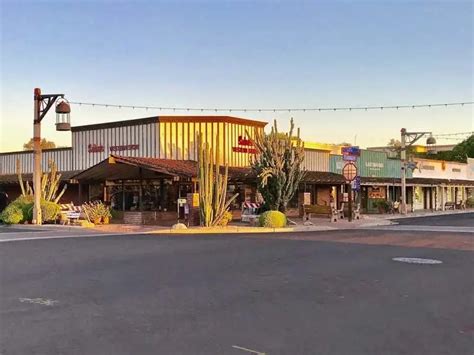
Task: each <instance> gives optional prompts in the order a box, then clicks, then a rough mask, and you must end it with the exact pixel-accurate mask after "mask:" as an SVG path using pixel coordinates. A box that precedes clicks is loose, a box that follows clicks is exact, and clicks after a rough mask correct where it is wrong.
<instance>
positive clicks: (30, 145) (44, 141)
mask: <svg viewBox="0 0 474 355" xmlns="http://www.w3.org/2000/svg"><path fill="white" fill-rule="evenodd" d="M53 148H56V143H54V142H52V141H48V140H47V139H46V138H43V139H42V140H41V149H53ZM23 150H33V138H31V139H30V140H29V141H28V142H26V143H25V144H23Z"/></svg>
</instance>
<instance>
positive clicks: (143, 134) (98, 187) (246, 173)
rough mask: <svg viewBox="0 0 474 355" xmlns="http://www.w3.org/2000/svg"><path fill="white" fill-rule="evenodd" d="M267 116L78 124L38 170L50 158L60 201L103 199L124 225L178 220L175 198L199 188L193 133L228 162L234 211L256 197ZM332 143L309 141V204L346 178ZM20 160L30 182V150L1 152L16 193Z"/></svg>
mask: <svg viewBox="0 0 474 355" xmlns="http://www.w3.org/2000/svg"><path fill="white" fill-rule="evenodd" d="M266 124H267V123H266V122H262V121H257V120H250V119H243V118H238V117H231V116H156V117H147V118H141V119H135V120H127V121H119V122H109V123H100V124H92V125H85V126H76V127H73V128H72V144H71V147H70V148H58V149H50V150H44V151H43V155H42V167H43V170H47V167H48V162H49V161H50V160H54V161H55V162H56V164H57V166H58V170H59V171H60V172H61V173H62V174H63V176H62V178H63V181H64V183H67V184H68V189H67V193H66V194H65V196H64V198H63V200H64V201H65V202H69V201H73V202H74V203H76V204H79V203H82V202H85V201H88V200H96V199H100V200H104V201H105V202H107V203H110V205H111V206H112V207H113V208H114V210H116V211H117V214H118V215H119V216H122V218H123V219H124V221H125V222H129V223H160V224H161V223H162V224H169V223H171V222H176V218H177V213H178V199H184V198H186V197H187V196H188V194H189V193H190V192H193V191H195V190H196V174H197V164H196V160H197V155H198V151H197V149H198V139H199V137H200V139H202V140H203V141H204V142H207V143H208V144H209V145H210V147H211V148H212V150H213V153H214V154H215V156H216V158H219V160H220V162H221V163H222V164H228V166H229V186H228V192H229V195H231V194H234V193H239V197H238V198H237V200H236V201H235V203H234V204H233V205H232V206H231V207H232V209H233V211H234V212H235V214H236V216H238V214H239V212H240V208H241V207H240V206H241V204H242V202H244V201H255V200H256V198H257V196H256V195H257V194H256V178H255V176H252V173H251V170H250V169H249V163H250V158H251V157H252V155H253V154H255V149H254V148H253V146H252V143H251V139H252V138H254V137H255V135H256V134H258V133H261V132H263V130H264V128H265V126H266ZM331 149H333V147H332V146H331V147H329V148H328V147H325V146H317V145H315V144H308V147H307V148H305V163H304V164H305V168H306V169H307V170H308V173H307V174H306V178H305V181H304V183H303V184H302V185H301V187H300V191H307V192H311V199H312V200H311V201H312V202H313V203H320V204H329V203H330V200H331V194H337V192H338V191H339V190H338V189H337V187H338V186H341V185H342V184H343V183H344V179H343V177H342V176H341V175H340V174H337V173H332V172H330V169H329V154H330V151H331ZM17 162H18V165H19V166H20V168H21V171H22V173H23V176H24V179H26V180H31V174H32V172H33V154H32V152H31V151H22V152H11V153H0V188H1V189H3V190H4V191H6V192H7V193H8V194H9V195H10V199H13V198H15V197H16V196H17V195H18V194H19V193H20V191H19V188H18V177H17V174H16V169H17ZM301 198H302V197H301V194H296V195H295V198H294V200H293V201H292V202H291V203H290V211H289V214H290V215H298V214H299V213H300V211H299V206H300V204H301V202H302V201H300V200H299V199H301Z"/></svg>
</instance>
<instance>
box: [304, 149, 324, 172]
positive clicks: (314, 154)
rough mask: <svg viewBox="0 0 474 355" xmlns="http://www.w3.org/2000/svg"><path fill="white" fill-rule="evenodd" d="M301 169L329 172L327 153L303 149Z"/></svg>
mask: <svg viewBox="0 0 474 355" xmlns="http://www.w3.org/2000/svg"><path fill="white" fill-rule="evenodd" d="M303 167H304V168H305V169H306V170H308V171H329V152H324V151H320V150H312V149H305V152H304V161H303Z"/></svg>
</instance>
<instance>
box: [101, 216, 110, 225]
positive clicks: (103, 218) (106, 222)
mask: <svg viewBox="0 0 474 355" xmlns="http://www.w3.org/2000/svg"><path fill="white" fill-rule="evenodd" d="M102 223H103V224H109V223H110V218H109V217H102Z"/></svg>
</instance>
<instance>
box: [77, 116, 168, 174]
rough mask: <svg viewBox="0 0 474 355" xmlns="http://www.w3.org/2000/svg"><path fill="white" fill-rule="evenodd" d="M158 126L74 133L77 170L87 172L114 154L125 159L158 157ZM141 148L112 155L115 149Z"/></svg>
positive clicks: (152, 124)
mask: <svg viewBox="0 0 474 355" xmlns="http://www.w3.org/2000/svg"><path fill="white" fill-rule="evenodd" d="M158 137H159V125H158V124H157V123H146V124H140V125H129V126H122V127H113V128H102V129H94V130H90V131H76V132H73V133H72V144H73V150H72V158H73V159H74V164H73V169H74V170H85V169H88V168H90V167H91V166H93V165H95V164H97V163H99V162H101V161H102V160H104V159H106V158H107V157H108V156H109V155H110V154H111V153H112V154H117V155H123V156H134V157H135V156H136V157H152V158H153V157H155V158H157V157H158V156H159V154H158V148H159V142H158ZM94 144H95V145H98V146H103V148H104V150H103V151H102V152H89V145H94ZM126 145H138V149H133V150H130V149H128V150H119V151H111V150H110V147H112V146H126Z"/></svg>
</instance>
